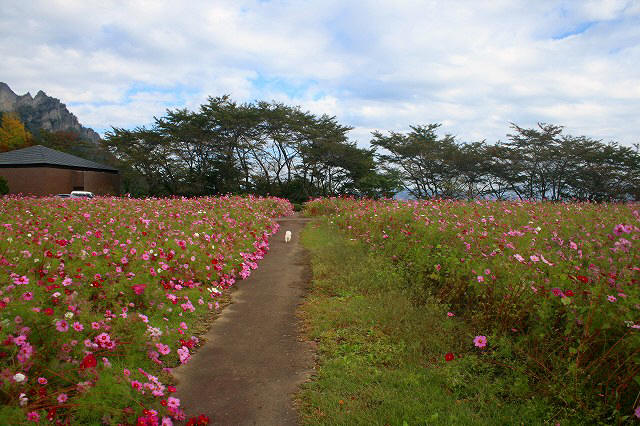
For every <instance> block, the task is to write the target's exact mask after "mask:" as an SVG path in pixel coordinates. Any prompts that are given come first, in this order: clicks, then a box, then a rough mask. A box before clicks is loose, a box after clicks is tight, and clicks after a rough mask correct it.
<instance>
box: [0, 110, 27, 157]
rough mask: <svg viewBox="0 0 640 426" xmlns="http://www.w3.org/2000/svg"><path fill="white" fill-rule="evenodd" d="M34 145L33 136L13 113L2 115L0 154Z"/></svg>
mask: <svg viewBox="0 0 640 426" xmlns="http://www.w3.org/2000/svg"><path fill="white" fill-rule="evenodd" d="M32 144H33V136H32V135H31V133H30V132H29V131H28V130H27V129H25V127H24V124H23V123H22V121H20V119H19V118H18V116H17V115H15V114H13V113H4V114H2V126H0V152H6V151H12V150H14V149H19V148H24V147H27V146H31V145H32Z"/></svg>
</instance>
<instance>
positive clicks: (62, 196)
mask: <svg viewBox="0 0 640 426" xmlns="http://www.w3.org/2000/svg"><path fill="white" fill-rule="evenodd" d="M56 197H58V198H69V197H71V194H56Z"/></svg>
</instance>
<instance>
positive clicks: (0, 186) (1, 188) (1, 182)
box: [0, 176, 9, 195]
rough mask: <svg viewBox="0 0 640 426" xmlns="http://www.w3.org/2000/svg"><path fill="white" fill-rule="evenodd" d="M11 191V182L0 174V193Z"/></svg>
mask: <svg viewBox="0 0 640 426" xmlns="http://www.w3.org/2000/svg"><path fill="white" fill-rule="evenodd" d="M8 193H9V184H8V183H7V179H6V178H5V177H4V176H0V195H5V194H8Z"/></svg>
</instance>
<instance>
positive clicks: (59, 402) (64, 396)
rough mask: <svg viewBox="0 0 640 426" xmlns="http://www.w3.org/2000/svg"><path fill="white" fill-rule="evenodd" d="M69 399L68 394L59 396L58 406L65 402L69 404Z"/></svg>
mask: <svg viewBox="0 0 640 426" xmlns="http://www.w3.org/2000/svg"><path fill="white" fill-rule="evenodd" d="M67 399H69V397H68V396H67V394H66V393H61V394H60V395H58V404H64V403H65V402H67Z"/></svg>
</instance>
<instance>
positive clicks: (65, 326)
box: [56, 320, 69, 333]
mask: <svg viewBox="0 0 640 426" xmlns="http://www.w3.org/2000/svg"><path fill="white" fill-rule="evenodd" d="M56 330H58V331H59V332H61V333H65V332H67V331H68V330H69V323H67V322H66V321H65V320H58V321H56Z"/></svg>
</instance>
